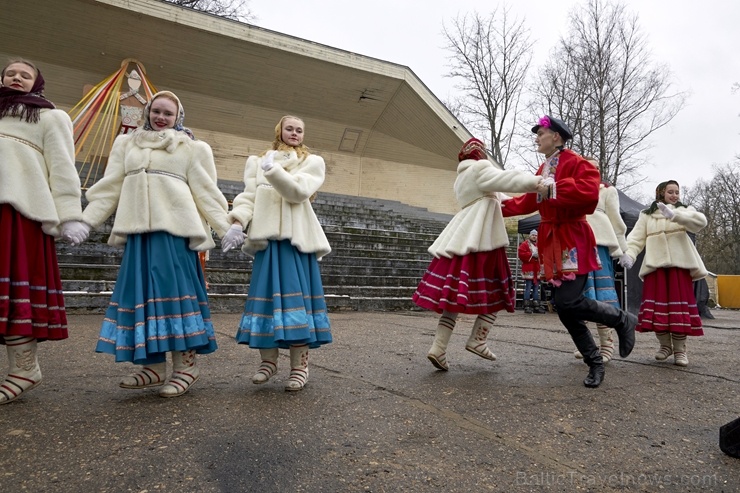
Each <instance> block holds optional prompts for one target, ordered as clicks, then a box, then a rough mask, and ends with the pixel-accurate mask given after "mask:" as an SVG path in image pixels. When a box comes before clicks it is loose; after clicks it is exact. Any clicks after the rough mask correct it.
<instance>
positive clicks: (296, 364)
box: [285, 344, 308, 392]
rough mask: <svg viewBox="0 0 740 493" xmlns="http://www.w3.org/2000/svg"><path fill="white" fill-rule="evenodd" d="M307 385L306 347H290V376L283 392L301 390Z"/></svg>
mask: <svg viewBox="0 0 740 493" xmlns="http://www.w3.org/2000/svg"><path fill="white" fill-rule="evenodd" d="M306 383H308V345H307V344H304V345H303V346H290V376H289V377H288V383H287V384H286V385H285V390H287V391H289V392H295V391H298V390H303V387H305V386H306Z"/></svg>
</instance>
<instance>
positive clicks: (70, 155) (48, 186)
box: [0, 109, 82, 236]
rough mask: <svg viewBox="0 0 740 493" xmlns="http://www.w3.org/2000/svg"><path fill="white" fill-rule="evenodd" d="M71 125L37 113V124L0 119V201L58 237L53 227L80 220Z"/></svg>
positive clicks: (55, 113) (63, 116) (56, 113)
mask: <svg viewBox="0 0 740 493" xmlns="http://www.w3.org/2000/svg"><path fill="white" fill-rule="evenodd" d="M80 196H81V192H80V178H79V175H78V174H77V169H76V168H75V149H74V141H73V138H72V122H71V121H70V119H69V116H68V115H67V113H65V112H64V111H62V110H51V109H42V110H41V112H40V119H39V122H38V123H29V122H26V121H25V120H22V119H20V118H18V117H11V116H9V117H5V118H0V202H2V203H6V204H10V205H12V206H13V208H14V209H15V210H17V211H18V212H20V213H21V214H22V215H23V216H25V217H27V218H29V219H32V220H34V221H38V222H40V223H41V229H42V230H43V231H44V233H46V234H48V235H52V236H59V234H60V231H59V225H60V224H61V223H63V222H66V221H79V220H81V219H82V206H81V202H80Z"/></svg>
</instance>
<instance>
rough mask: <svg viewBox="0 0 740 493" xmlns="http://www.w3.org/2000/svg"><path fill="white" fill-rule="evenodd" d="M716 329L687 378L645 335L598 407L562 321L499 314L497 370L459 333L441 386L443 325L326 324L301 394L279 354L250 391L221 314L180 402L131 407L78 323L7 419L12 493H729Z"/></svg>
mask: <svg viewBox="0 0 740 493" xmlns="http://www.w3.org/2000/svg"><path fill="white" fill-rule="evenodd" d="M713 313H714V314H715V316H716V317H717V318H716V319H715V320H707V321H706V325H707V327H706V335H705V336H704V337H703V338H699V339H697V340H694V339H691V340H689V345H688V354H689V359H690V366H689V367H688V368H685V369H682V368H679V367H676V366H674V365H673V364H671V363H670V362H669V363H659V362H656V361H655V360H654V359H653V353H654V351H655V349H656V342H655V340H654V337H653V336H652V335H647V334H638V338H637V346H636V348H635V351H634V352H633V354H632V355H631V356H630V357H629V358H628V359H626V360H620V359H617V360H615V361H613V362H612V363H610V364H609V365H608V367H607V375H606V380H605V382H604V384H603V385H602V386H601V387H600V388H598V389H587V388H585V387H584V386H583V385H582V383H581V382H582V380H583V377H584V376H585V375H586V372H587V369H586V366H585V365H584V364H583V363H582V362H579V361H578V360H576V359H574V358H573V356H572V350H573V348H572V346H571V343H570V340H569V337H568V336H567V334H566V333H565V331H564V329H562V328H561V326H560V324H559V322H558V320H557V316H556V315H554V314H545V315H524V314H522V313H521V312H518V313H516V314H503V315H501V316H500V317H499V320H498V322H497V329H496V330H495V332H494V334H493V337H492V339H493V343H492V344H491V347H492V349H493V351H494V352H495V353H496V354H497V355H498V360H497V361H496V362H489V361H486V360H483V359H480V358H478V357H476V356H475V355H473V354H471V353H468V352H467V351H465V350H464V348H463V346H464V344H465V339H466V337H467V334H468V332H469V330H470V327H471V325H472V320H473V319H472V317H462V318H461V319H460V321H459V322H458V330H457V331H456V332H455V334H454V335H453V337H452V341H451V344H450V348H449V359H450V362H451V370H450V371H449V372H447V373H444V372H438V371H435V370H434V368H433V367H432V366H431V364H430V363H429V362H428V361H427V360H426V357H425V355H426V351H427V349H428V347H429V345H430V344H431V341H432V337H433V333H434V328H435V326H436V316H434V315H433V314H430V313H416V312H414V313H405V312H404V313H356V312H339V313H333V314H332V315H331V320H332V323H333V331H334V337H335V343H333V344H331V345H330V346H328V347H325V348H322V349H319V350H316V351H312V353H311V366H310V368H311V379H310V382H309V384H308V386H307V387H306V389H305V390H304V391H303V392H299V393H295V394H293V393H287V392H285V391H283V385H284V383H285V381H286V378H287V372H288V370H287V367H288V358H287V354H283V355H281V360H280V365H281V368H280V373H279V375H278V376H277V377H275V378H274V379H273V380H271V381H270V382H269V383H268V384H266V385H263V386H256V385H253V384H252V383H251V380H250V378H251V375H252V373H253V372H254V370H255V369H256V367H257V365H258V362H259V361H258V360H259V358H258V353H257V351H255V350H251V349H249V348H247V347H244V346H237V345H236V344H234V342H233V339H232V336H233V333H234V332H235V327H236V324H237V322H238V319H239V315H235V314H229V315H216V316H215V317H214V321H215V323H216V326H217V331H218V337H219V341H218V342H219V344H220V349H219V350H218V351H217V352H216V353H214V354H212V355H209V356H205V357H202V358H200V362H201V368H202V376H201V379H200V381H199V382H198V383H197V384H196V386H195V387H193V390H192V391H191V392H190V393H188V394H186V395H184V396H182V397H179V398H176V399H162V398H160V397H158V396H157V394H156V390H124V389H121V388H119V387H118V385H117V383H118V380H119V378H120V377H121V376H122V375H125V374H126V373H127V372H128V371H129V369H130V365H127V364H114V363H113V361H112V359H111V357H109V356H108V355H101V354H95V353H94V352H93V351H92V348H93V347H94V344H95V339H96V337H97V331H98V326H99V324H100V321H101V316H99V315H85V316H72V317H70V326H71V327H72V336H71V338H70V339H69V340H67V341H64V342H61V343H46V344H42V345H41V346H40V347H41V349H40V358H41V362H42V367H43V371H44V376H45V380H44V383H43V384H42V385H41V386H40V387H38V388H37V389H34V390H33V391H31V392H29V393H28V394H26V395H24V396H23V398H21V399H20V400H18V401H16V402H13V403H10V404H8V405H5V406H1V407H0V466H1V467H0V470H1V471H2V472H1V474H0V481H2V482H3V483H2V486H0V491H2V492H25V491H29V492H54V493H58V492H61V493H65V492H136V493H153V492H179V493H183V492H186V493H189V492H252V491H254V492H345V491H346V492H356V491H357V492H396V491H408V492H411V491H413V492H427V491H429V492H431V491H435V492H436V491H449V492H469V491H476V492H477V491H502V492H524V491H563V492H573V491H589V492H607V491H629V492H643V491H646V492H647V491H650V492H652V491H665V492H672V491H713V492H722V491H724V492H737V491H740V460H738V459H734V458H731V457H729V456H726V455H725V454H723V453H722V452H721V451H720V450H719V447H718V430H719V427H720V426H721V425H722V424H724V423H726V422H728V421H730V420H733V419H735V418H737V417H738V415H739V414H740V396H739V393H740V385H738V384H740V374H739V370H738V368H739V365H738V356H737V355H738V349H739V347H738V336H740V329H738V328H739V327H740V312H737V311H729V310H722V311H721V310H715V311H714V312H713ZM0 362H2V365H3V366H5V364H6V360H5V357H4V354H3V356H0Z"/></svg>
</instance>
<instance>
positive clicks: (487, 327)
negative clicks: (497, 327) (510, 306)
mask: <svg viewBox="0 0 740 493" xmlns="http://www.w3.org/2000/svg"><path fill="white" fill-rule="evenodd" d="M495 321H496V315H493V314H488V315H478V317H477V318H476V319H475V322H474V323H473V330H472V332H471V333H470V337H469V338H468V342H466V343H465V349H467V350H468V351H470V352H471V353H473V354H477V355H478V356H480V357H481V358H484V359H488V360H491V361H495V360H496V355H495V354H493V353H492V352H491V350H490V349H488V346H487V345H486V341H487V340H488V334H489V332H490V331H491V330H493V323H494V322H495Z"/></svg>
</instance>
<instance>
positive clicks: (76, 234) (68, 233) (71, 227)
mask: <svg viewBox="0 0 740 493" xmlns="http://www.w3.org/2000/svg"><path fill="white" fill-rule="evenodd" d="M89 235H90V226H88V225H87V224H85V223H83V222H82V221H67V222H65V223H63V224H62V238H63V239H64V241H68V242H70V243H71V244H72V245H73V246H78V245H80V244H81V243H82V242H83V241H85V240H86V239H87V237H88V236H89Z"/></svg>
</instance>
